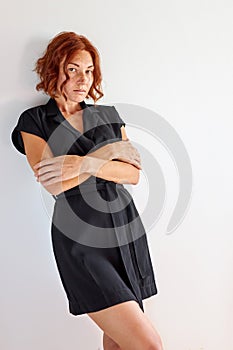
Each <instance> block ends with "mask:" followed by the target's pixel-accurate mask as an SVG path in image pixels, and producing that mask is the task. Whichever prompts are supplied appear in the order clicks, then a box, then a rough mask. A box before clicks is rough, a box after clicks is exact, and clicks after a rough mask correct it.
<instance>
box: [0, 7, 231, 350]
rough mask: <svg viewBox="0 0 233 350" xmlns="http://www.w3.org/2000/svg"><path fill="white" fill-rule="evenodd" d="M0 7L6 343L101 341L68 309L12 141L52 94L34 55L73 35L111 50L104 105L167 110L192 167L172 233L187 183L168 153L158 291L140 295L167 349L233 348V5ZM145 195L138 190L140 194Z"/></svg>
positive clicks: (157, 242)
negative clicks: (22, 117)
mask: <svg viewBox="0 0 233 350" xmlns="http://www.w3.org/2000/svg"><path fill="white" fill-rule="evenodd" d="M0 7H1V8H0V16H1V22H0V23H1V31H0V36H1V41H0V42H1V84H0V89H1V102H0V107H1V119H0V123H1V137H0V142H1V150H2V166H1V169H2V170H1V187H2V189H1V195H2V201H1V212H2V219H1V233H2V242H1V246H2V249H1V268H2V273H1V282H2V285H1V292H0V293H1V294H0V309H1V313H0V314H1V316H0V320H1V321H0V322H1V323H0V325H1V333H2V334H1V339H0V345H1V348H2V349H4V350H21V349H22V350H29V349H30V350H31V349H32V348H33V349H34V350H39V349H46V350H47V349H48V350H55V349H56V350H64V349H87V350H89V349H90V350H92V349H96V350H97V349H98V348H99V349H102V344H101V336H102V333H101V331H100V330H99V328H98V327H97V326H96V325H95V324H94V323H93V322H92V321H91V320H90V319H89V318H88V316H86V315H82V316H79V317H76V318H75V317H72V316H71V315H70V314H69V313H68V311H67V304H66V300H65V295H64V292H63V289H62V287H61V284H60V280H59V277H58V274H57V270H56V267H55V263H54V258H53V255H52V248H51V242H50V217H49V215H48V213H47V211H46V210H45V206H44V203H43V200H42V197H41V193H40V187H39V185H38V184H37V183H36V181H35V180H34V178H33V173H32V171H31V169H30V168H29V165H28V164H27V162H26V158H25V157H24V156H23V155H20V154H19V153H18V152H17V151H16V150H15V149H14V148H13V146H12V144H11V141H10V133H11V130H12V129H13V127H14V126H15V124H16V120H17V119H18V116H19V114H20V112H21V111H22V110H24V109H26V108H27V107H30V106H33V105H36V104H38V103H40V102H42V101H46V100H47V98H46V97H45V96H44V95H42V94H39V93H37V92H36V91H35V89H34V86H35V82H36V77H35V75H34V73H32V69H33V64H34V62H35V60H36V59H37V57H38V55H40V54H41V53H42V51H43V50H44V48H45V46H46V44H47V42H48V40H49V39H51V38H52V37H53V36H54V35H55V34H57V33H58V32H60V31H63V30H72V31H76V32H77V33H79V34H83V35H86V36H87V37H88V38H89V39H90V40H91V41H92V42H93V43H94V45H96V46H97V48H98V49H99V51H100V53H101V58H102V69H103V75H104V84H103V85H104V89H105V97H104V99H102V100H101V102H99V103H106V104H108V103H112V102H116V103H117V102H120V103H123V102H124V103H131V104H135V105H140V106H144V107H146V108H149V109H151V110H153V111H155V112H157V113H158V114H160V115H161V116H162V117H163V118H165V119H166V120H167V121H168V122H169V123H170V124H171V125H172V126H173V127H174V128H175V130H176V132H177V133H178V134H179V135H180V137H181V138H182V140H183V142H184V144H185V147H186V148H187V150H188V153H189V157H190V159H191V162H192V168H193V176H194V182H193V195H192V201H191V204H190V207H189V211H188V213H187V215H186V217H185V219H184V221H183V222H182V224H181V225H180V226H179V227H178V228H177V230H176V231H175V232H174V233H173V234H172V235H166V234H165V228H166V226H167V223H168V220H169V218H170V214H171V208H172V205H173V204H174V202H175V200H176V197H175V195H176V194H174V189H176V190H177V191H178V180H177V176H176V173H175V172H174V167H173V165H172V162H171V159H170V158H169V157H168V155H166V152H164V153H162V151H159V152H158V159H161V163H163V164H164V172H165V174H164V175H165V177H166V180H167V203H166V208H165V210H164V212H163V215H162V216H161V217H160V220H159V221H158V222H157V225H156V226H155V227H154V229H153V232H150V233H149V235H148V237H149V243H150V247H151V255H152V259H153V263H154V266H155V269H156V276H157V283H158V287H159V294H158V295H157V296H154V297H152V298H150V299H147V300H145V301H144V305H145V309H146V313H147V314H148V316H149V317H150V318H151V320H152V321H153V323H154V325H155V326H156V327H157V328H158V329H159V331H160V334H161V336H162V338H163V341H164V345H165V349H166V350H200V349H203V350H219V349H224V350H231V349H232V348H233V335H232V305H233V277H232V276H233V273H232V266H233V254H232V243H233V239H232V235H233V220H232V212H233V211H232V209H233V205H232V197H233V185H232V183H233V182H232V178H233V167H232V147H233V138H232V127H233V122H232V96H233V91H232V90H233V89H232V81H233V75H232V73H233V69H232V64H233V40H232V39H233V26H232V18H233V3H232V1H230V0H221V1H220V0H215V1H210V0H202V1H200V0H199V1H198V0H196V1H185V0H177V1H171V0H165V1H159V0H153V1H152V0H151V1H149V0H145V1H143V2H141V1H138V0H136V1H135V0H134V1H130V0H124V1H123V0H118V1H117V2H115V1H107V0H105V1H104V0H99V1H93V0H92V1H91V0H90V1H86V2H83V1H73V0H67V1H65V2H63V1H58V0H57V1H54V0H52V1H49V2H48V1H45V0H41V1H39V2H38V1H29V0H21V1H19V2H11V1H9V2H2V3H1V5H0ZM124 119H125V121H126V123H127V116H124ZM147 127H149V126H148V125H146V121H145V128H147ZM126 130H127V129H126ZM128 134H129V136H130V135H133V130H132V128H130V127H128ZM132 137H133V136H132ZM136 141H137V142H139V143H140V140H138V139H137V140H136ZM158 149H159V145H158ZM169 169H170V170H169ZM172 171H173V172H172ZM155 178H156V177H155ZM140 191H142V188H141V185H140V183H139V184H138V185H137V189H136V190H135V197H136V199H135V200H137V198H139V197H140V196H141V194H142V192H140ZM155 200H156V198H155ZM136 204H137V202H136ZM138 205H139V203H138ZM86 335H88V337H86Z"/></svg>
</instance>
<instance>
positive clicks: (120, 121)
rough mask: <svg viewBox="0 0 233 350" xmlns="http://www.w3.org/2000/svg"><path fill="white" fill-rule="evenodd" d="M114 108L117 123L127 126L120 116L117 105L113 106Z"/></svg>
mask: <svg viewBox="0 0 233 350" xmlns="http://www.w3.org/2000/svg"><path fill="white" fill-rule="evenodd" d="M112 108H113V111H114V116H115V117H116V119H117V123H119V124H120V126H125V122H124V120H123V119H122V118H121V117H120V115H119V113H118V111H117V110H116V108H115V106H112Z"/></svg>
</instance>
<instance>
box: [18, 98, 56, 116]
mask: <svg viewBox="0 0 233 350" xmlns="http://www.w3.org/2000/svg"><path fill="white" fill-rule="evenodd" d="M48 102H49V101H48ZM48 102H46V103H44V104H38V105H35V106H32V107H28V108H26V109H25V110H23V111H22V112H21V114H20V115H21V116H27V115H28V116H31V117H34V116H38V117H39V116H41V115H45V114H46V111H47V106H48Z"/></svg>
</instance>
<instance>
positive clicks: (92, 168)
mask: <svg viewBox="0 0 233 350" xmlns="http://www.w3.org/2000/svg"><path fill="white" fill-rule="evenodd" d="M63 62H64V60H63V61H62V62H61V64H60V70H59V78H58V83H57V93H56V95H57V97H56V102H57V105H58V107H59V109H60V110H61V112H62V114H63V116H64V117H65V118H67V119H69V122H70V123H71V124H72V125H73V126H74V127H75V128H77V129H78V130H80V131H81V132H82V110H81V107H80V102H81V101H83V100H84V98H85V97H86V96H87V95H88V92H89V90H90V88H91V86H92V84H93V71H94V66H93V60H92V57H91V55H90V53H89V52H87V51H85V50H82V51H78V52H77V53H76V54H75V55H74V56H73V57H72V59H71V60H70V62H68V64H67V67H66V72H67V74H68V76H69V79H68V81H66V83H65V85H64V87H63V91H61V85H62V83H63V82H64V81H65V79H66V76H65V74H64V71H63ZM63 94H65V97H66V98H65V97H64V96H63ZM121 131H122V140H128V138H127V136H126V133H125V129H124V127H123V126H122V128H121ZM24 134H25V133H24ZM24 137H25V142H27V140H26V138H27V139H28V136H26V135H24ZM121 142H123V141H121ZM127 142H128V144H126V143H125V144H122V143H121V144H120V142H116V143H114V145H113V144H111V145H108V150H107V148H106V147H105V153H104V154H103V149H102V150H101V148H100V149H99V150H97V151H96V152H93V153H90V154H89V155H88V156H85V157H80V156H77V155H65V156H59V157H49V156H48V155H47V156H45V157H43V158H42V159H41V161H40V162H39V163H38V162H37V163H36V164H34V165H33V170H34V172H35V176H36V177H37V181H39V182H40V183H41V184H42V185H43V186H44V187H45V188H47V189H48V188H50V189H52V191H53V193H52V194H58V193H60V192H62V191H65V190H67V189H69V188H71V187H74V186H77V185H78V184H79V181H81V182H82V181H85V179H87V178H88V177H89V176H91V175H94V176H97V177H100V178H103V179H106V180H109V181H114V182H116V183H132V184H137V182H138V180H139V169H141V164H140V155H139V154H138V152H137V151H136V149H135V148H134V147H133V146H132V145H131V144H130V143H129V140H128V141H127ZM47 148H48V146H47ZM101 151H102V153H101ZM47 154H51V150H49V152H48V153H47ZM113 158H115V159H116V158H117V159H119V160H121V161H116V160H115V161H112V159H113ZM80 176H81V178H80ZM69 186H70V187H69ZM48 190H49V189H48ZM55 192H56V193H55Z"/></svg>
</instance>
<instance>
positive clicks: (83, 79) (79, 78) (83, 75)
mask: <svg viewBox="0 0 233 350" xmlns="http://www.w3.org/2000/svg"><path fill="white" fill-rule="evenodd" d="M86 80H87V77H86V75H85V73H80V74H79V75H78V77H77V81H82V82H83V81H86Z"/></svg>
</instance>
